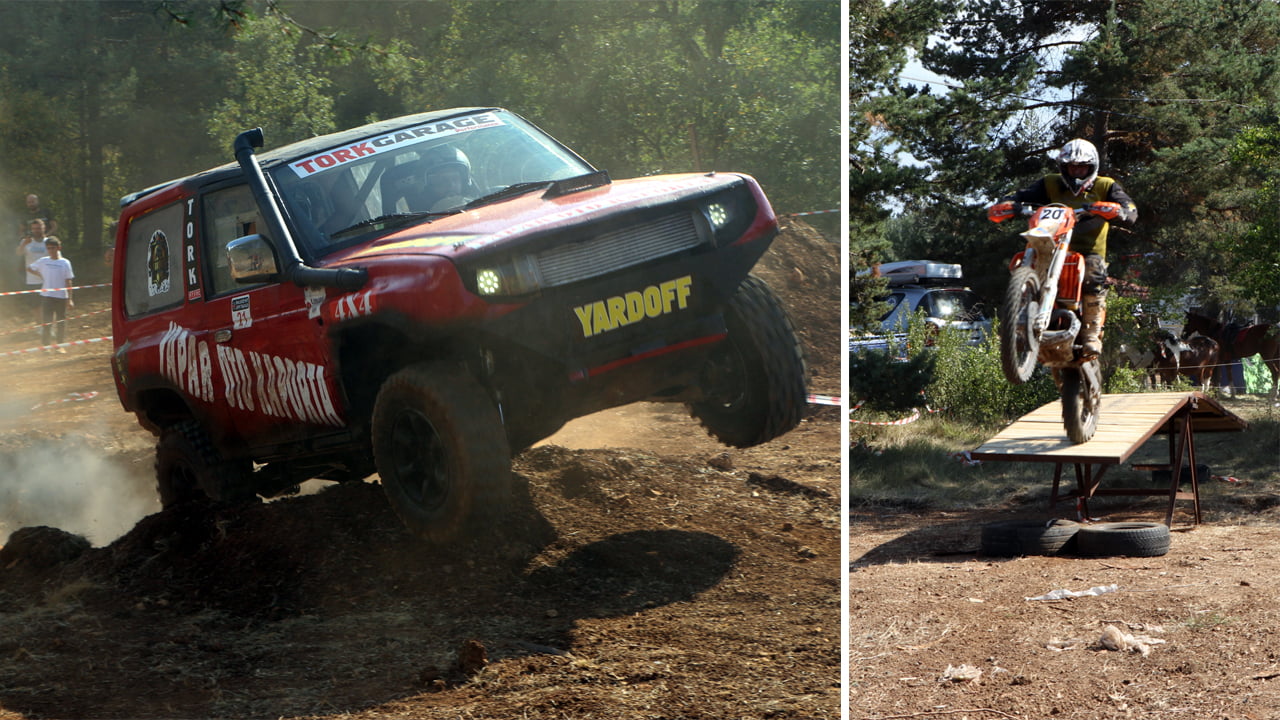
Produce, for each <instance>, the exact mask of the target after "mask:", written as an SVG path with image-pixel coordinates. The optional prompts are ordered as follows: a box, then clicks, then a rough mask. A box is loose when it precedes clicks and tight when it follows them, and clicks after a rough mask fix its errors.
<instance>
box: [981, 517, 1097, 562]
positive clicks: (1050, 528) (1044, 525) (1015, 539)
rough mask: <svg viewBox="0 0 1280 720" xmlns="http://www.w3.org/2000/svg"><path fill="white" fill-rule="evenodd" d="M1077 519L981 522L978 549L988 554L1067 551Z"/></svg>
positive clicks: (1034, 553)
mask: <svg viewBox="0 0 1280 720" xmlns="http://www.w3.org/2000/svg"><path fill="white" fill-rule="evenodd" d="M1079 528H1080V525H1079V523H1074V522H1071V521H1070V520H1002V521H1000V522H994V523H988V524H986V525H983V526H982V536H981V549H980V553H981V554H982V555H986V556H987V557H1020V556H1022V555H1057V554H1059V553H1062V552H1070V548H1071V546H1072V540H1073V539H1074V538H1075V535H1076V531H1077V530H1079Z"/></svg>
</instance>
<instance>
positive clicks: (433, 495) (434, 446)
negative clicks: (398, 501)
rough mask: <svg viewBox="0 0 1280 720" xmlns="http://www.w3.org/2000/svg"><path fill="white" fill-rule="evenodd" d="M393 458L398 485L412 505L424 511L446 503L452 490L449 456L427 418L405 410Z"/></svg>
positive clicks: (394, 434) (394, 438) (400, 417)
mask: <svg viewBox="0 0 1280 720" xmlns="http://www.w3.org/2000/svg"><path fill="white" fill-rule="evenodd" d="M391 457H392V466H393V467H394V468H395V483H396V484H397V485H398V486H399V487H400V489H401V491H403V493H404V494H405V496H406V497H407V498H408V499H409V500H410V501H411V502H413V503H414V504H415V505H417V506H419V507H421V508H422V509H423V510H434V509H436V508H438V507H440V506H441V505H443V504H444V502H445V500H446V498H447V497H448V495H449V491H450V482H449V481H450V473H449V464H448V455H447V453H446V452H445V448H444V446H443V443H441V441H440V434H439V433H437V432H436V429H435V427H434V426H433V425H432V424H431V421H430V420H429V419H427V416H426V415H424V414H422V413H420V412H418V411H416V410H405V411H403V412H401V413H400V414H399V415H398V416H397V417H396V419H395V424H394V425H393V426H392V430H391Z"/></svg>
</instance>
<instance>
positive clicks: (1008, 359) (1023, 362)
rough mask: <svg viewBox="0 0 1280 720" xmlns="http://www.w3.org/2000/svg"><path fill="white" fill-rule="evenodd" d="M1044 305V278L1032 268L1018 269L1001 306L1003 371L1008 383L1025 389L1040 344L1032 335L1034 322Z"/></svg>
mask: <svg viewBox="0 0 1280 720" xmlns="http://www.w3.org/2000/svg"><path fill="white" fill-rule="evenodd" d="M1039 305H1040V276H1039V275H1036V272H1035V270H1033V269H1032V268H1029V267H1020V268H1016V269H1014V271H1013V274H1011V275H1010V276H1009V285H1008V286H1007V287H1006V288H1005V292H1004V304H1003V305H1001V306H1000V368H1001V369H1002V370H1004V376H1005V379H1006V380H1008V381H1009V382H1011V383H1013V384H1014V385H1021V384H1022V383H1025V382H1026V381H1028V380H1030V379H1031V374H1032V372H1034V371H1035V369H1036V359H1037V356H1038V355H1039V353H1040V341H1039V340H1037V339H1036V337H1035V335H1033V334H1032V333H1031V319H1032V318H1033V317H1035V314H1036V312H1037V310H1038V309H1039Z"/></svg>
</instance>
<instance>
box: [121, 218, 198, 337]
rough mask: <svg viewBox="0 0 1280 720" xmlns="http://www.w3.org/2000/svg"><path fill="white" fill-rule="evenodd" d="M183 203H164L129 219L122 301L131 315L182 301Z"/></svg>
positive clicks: (159, 308)
mask: <svg viewBox="0 0 1280 720" xmlns="http://www.w3.org/2000/svg"><path fill="white" fill-rule="evenodd" d="M184 204H185V201H182V202H177V203H174V204H172V205H166V206H164V207H162V208H160V209H158V210H153V211H152V212H149V213H147V214H146V215H142V216H140V217H136V218H134V219H133V220H131V221H130V223H129V237H128V240H127V241H126V242H128V246H127V247H126V248H125V272H124V282H125V292H124V305H125V312H126V313H127V314H128V315H129V316H130V317H134V316H137V315H145V314H146V313H149V312H154V311H156V310H162V309H164V308H167V307H171V306H174V305H177V304H178V303H180V302H182V294H183V285H182V228H183V219H184V212H183V205H184Z"/></svg>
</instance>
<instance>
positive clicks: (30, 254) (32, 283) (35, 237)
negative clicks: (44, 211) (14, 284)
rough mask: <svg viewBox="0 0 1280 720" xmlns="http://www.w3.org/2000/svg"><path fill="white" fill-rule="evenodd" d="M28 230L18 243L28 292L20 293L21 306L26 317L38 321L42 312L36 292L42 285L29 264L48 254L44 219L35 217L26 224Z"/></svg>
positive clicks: (47, 236) (47, 235) (47, 237)
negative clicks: (24, 310)
mask: <svg viewBox="0 0 1280 720" xmlns="http://www.w3.org/2000/svg"><path fill="white" fill-rule="evenodd" d="M27 227H28V230H29V231H28V232H27V234H26V235H25V236H23V238H22V240H21V241H20V242H19V243H18V257H19V258H20V259H21V260H22V267H23V268H24V269H25V270H26V279H27V283H26V289H27V290H28V293H27V294H26V295H22V296H20V297H22V299H23V303H22V305H23V307H25V308H26V309H27V310H26V314H27V317H29V318H31V319H32V321H34V322H37V323H38V322H40V316H41V313H42V310H41V305H40V296H39V295H38V294H37V293H38V292H39V291H40V287H41V285H42V283H41V281H40V276H39V275H37V274H36V273H34V272H31V266H32V265H33V264H34V263H35V261H37V260H39V259H40V258H42V257H44V256H45V255H47V254H48V251H47V250H46V248H45V241H46V240H48V239H49V234H48V231H47V226H46V225H45V224H44V220H40V219H35V220H32V221H31V222H30V223H28V224H27Z"/></svg>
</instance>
